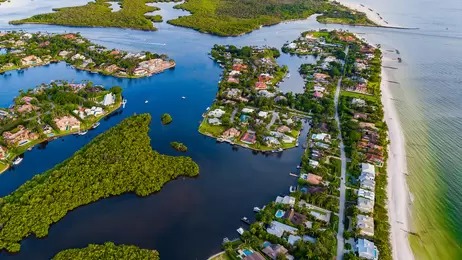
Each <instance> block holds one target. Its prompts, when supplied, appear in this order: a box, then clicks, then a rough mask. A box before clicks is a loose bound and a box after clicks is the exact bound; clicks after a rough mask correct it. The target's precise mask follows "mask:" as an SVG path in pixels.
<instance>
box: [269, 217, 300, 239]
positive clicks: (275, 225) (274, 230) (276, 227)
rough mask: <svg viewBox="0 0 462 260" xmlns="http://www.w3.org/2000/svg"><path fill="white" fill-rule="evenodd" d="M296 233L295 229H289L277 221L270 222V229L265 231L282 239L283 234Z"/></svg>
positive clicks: (289, 227)
mask: <svg viewBox="0 0 462 260" xmlns="http://www.w3.org/2000/svg"><path fill="white" fill-rule="evenodd" d="M297 231H298V229H297V228H294V227H291V226H289V225H286V224H283V223H281V222H278V221H271V225H270V227H269V228H267V229H266V232H268V233H269V234H272V235H275V236H277V237H282V235H284V232H287V233H289V234H296V233H297Z"/></svg>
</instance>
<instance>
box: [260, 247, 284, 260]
mask: <svg viewBox="0 0 462 260" xmlns="http://www.w3.org/2000/svg"><path fill="white" fill-rule="evenodd" d="M261 251H262V252H263V254H265V255H266V256H268V257H269V258H270V259H272V260H276V259H277V257H278V256H284V255H286V254H287V252H289V251H288V250H287V249H286V248H285V247H284V246H282V245H280V244H270V245H268V246H266V247H265V248H263V249H262V250H261Z"/></svg>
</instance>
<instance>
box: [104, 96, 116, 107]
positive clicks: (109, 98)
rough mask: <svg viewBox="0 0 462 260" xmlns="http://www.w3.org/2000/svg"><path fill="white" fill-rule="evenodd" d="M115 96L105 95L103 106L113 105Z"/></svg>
mask: <svg viewBox="0 0 462 260" xmlns="http://www.w3.org/2000/svg"><path fill="white" fill-rule="evenodd" d="M115 98H116V97H115V95H114V94H112V93H107V94H106V95H105V96H104V99H103V103H102V104H103V106H110V105H112V104H114V103H115Z"/></svg>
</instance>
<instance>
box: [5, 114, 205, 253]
mask: <svg viewBox="0 0 462 260" xmlns="http://www.w3.org/2000/svg"><path fill="white" fill-rule="evenodd" d="M150 121H151V116H150V115H149V114H141V115H136V116H132V117H129V118H127V119H125V120H123V121H122V122H121V123H119V124H118V125H117V126H115V127H113V128H111V129H109V130H108V131H106V132H105V133H103V134H100V135H99V136H97V137H96V138H94V139H93V140H92V141H91V142H90V143H89V144H87V145H86V146H84V147H83V148H82V149H80V150H79V151H77V152H76V153H75V154H74V155H73V156H72V157H70V158H69V159H67V160H65V161H64V162H62V163H60V164H58V165H56V166H55V167H54V168H52V169H50V170H48V171H46V172H44V173H42V174H38V175H35V176H34V177H33V178H32V179H31V180H29V181H27V182H26V183H24V184H23V185H21V186H20V187H19V188H18V189H17V190H16V191H14V192H12V193H11V194H10V195H7V196H5V197H3V198H1V199H0V226H1V231H0V250H2V249H5V250H7V251H9V252H18V251H19V250H20V247H21V245H20V242H21V241H22V240H23V239H24V238H26V237H28V236H30V235H34V236H36V237H37V238H43V237H45V236H47V234H48V230H49V228H50V225H52V224H53V223H55V222H57V221H59V220H60V219H62V218H63V217H64V216H66V214H67V213H68V212H69V211H71V210H73V209H75V208H77V207H81V206H83V205H86V204H89V203H92V202H95V201H98V200H100V199H103V198H107V197H110V196H117V195H121V194H124V193H128V192H133V193H135V194H136V195H138V196H147V195H149V194H152V193H154V192H156V191H159V190H160V189H161V188H162V186H163V185H164V184H165V183H167V182H168V181H170V180H173V179H175V178H177V177H178V176H180V175H183V176H191V177H192V176H196V175H198V174H199V166H198V165H197V164H196V163H195V162H194V161H193V160H192V159H191V158H189V157H182V156H177V157H174V156H167V155H162V154H159V153H158V152H156V151H153V150H152V147H151V140H150V138H149V135H148V132H149V124H150ZM24 216H27V218H26V217H24Z"/></svg>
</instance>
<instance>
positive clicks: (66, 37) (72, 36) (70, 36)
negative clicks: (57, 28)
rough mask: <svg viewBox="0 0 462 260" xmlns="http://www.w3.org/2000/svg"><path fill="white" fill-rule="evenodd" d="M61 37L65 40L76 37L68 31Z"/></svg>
mask: <svg viewBox="0 0 462 260" xmlns="http://www.w3.org/2000/svg"><path fill="white" fill-rule="evenodd" d="M63 38H64V39H67V40H74V39H76V38H77V36H76V35H75V34H73V33H68V34H65V35H63Z"/></svg>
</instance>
